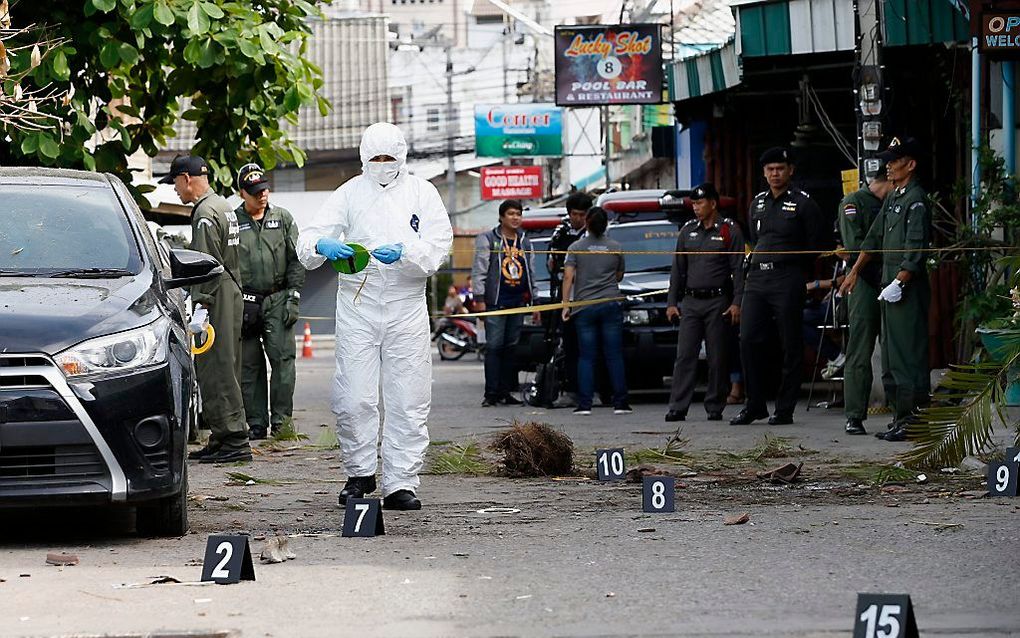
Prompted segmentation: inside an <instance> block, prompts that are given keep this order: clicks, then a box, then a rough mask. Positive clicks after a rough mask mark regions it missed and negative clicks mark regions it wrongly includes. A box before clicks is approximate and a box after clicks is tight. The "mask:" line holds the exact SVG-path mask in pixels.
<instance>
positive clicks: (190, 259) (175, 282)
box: [164, 248, 223, 288]
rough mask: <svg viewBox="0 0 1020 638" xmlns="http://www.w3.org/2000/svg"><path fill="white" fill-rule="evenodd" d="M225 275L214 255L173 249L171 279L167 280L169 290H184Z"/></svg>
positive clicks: (171, 254)
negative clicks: (185, 287)
mask: <svg viewBox="0 0 1020 638" xmlns="http://www.w3.org/2000/svg"><path fill="white" fill-rule="evenodd" d="M222 274H223V266H222V265H221V264H220V262H218V261H216V258H215V257H213V256H212V255H207V254H205V253H202V252H199V251H197V250H188V249H186V248H173V249H171V250H170V275H171V277H170V279H165V280H164V283H165V284H166V287H167V288H182V287H184V286H194V285H195V284H204V283H205V282H207V281H212V280H213V279H216V278H217V277H219V276H220V275H222Z"/></svg>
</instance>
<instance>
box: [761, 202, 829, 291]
mask: <svg viewBox="0 0 1020 638" xmlns="http://www.w3.org/2000/svg"><path fill="white" fill-rule="evenodd" d="M747 217H748V220H749V222H750V235H751V243H752V244H753V245H754V250H755V252H758V251H762V252H767V251H782V250H825V249H827V248H829V246H828V240H829V237H828V236H827V235H828V233H827V232H826V229H825V221H824V219H823V218H822V212H821V210H820V209H819V208H818V204H816V203H815V202H814V200H812V199H811V197H810V196H809V195H808V194H807V193H805V192H804V191H802V190H800V189H797V188H788V189H787V190H786V191H785V192H783V194H781V195H780V196H779V197H773V196H772V191H771V190H767V191H764V192H762V193H758V194H757V195H755V197H754V199H753V200H751V210H750V212H749V213H748V216H747ZM814 260H815V255H768V254H765V255H759V254H754V255H752V259H751V272H754V271H755V270H757V269H758V264H761V263H768V262H772V263H776V264H780V263H782V264H785V263H791V262H792V263H797V264H801V265H803V266H805V267H807V266H809V265H810V264H812V263H813V262H814Z"/></svg>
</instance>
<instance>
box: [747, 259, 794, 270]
mask: <svg viewBox="0 0 1020 638" xmlns="http://www.w3.org/2000/svg"><path fill="white" fill-rule="evenodd" d="M796 265H797V263H796V262H793V261H759V262H758V263H756V264H754V267H756V268H757V269H758V270H778V269H780V268H789V267H790V266H796Z"/></svg>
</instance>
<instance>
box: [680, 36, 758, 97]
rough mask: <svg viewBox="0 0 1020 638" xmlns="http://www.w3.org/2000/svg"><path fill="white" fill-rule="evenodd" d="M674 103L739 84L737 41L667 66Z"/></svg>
mask: <svg viewBox="0 0 1020 638" xmlns="http://www.w3.org/2000/svg"><path fill="white" fill-rule="evenodd" d="M666 79H667V81H668V83H669V99H670V101H671V102H682V101H684V100H689V99H691V98H695V97H701V96H702V95H708V94H709V93H715V92H718V91H725V90H726V89H729V88H732V87H734V86H736V85H737V84H739V83H740V67H739V65H738V64H737V50H736V46H735V41H734V39H733V38H730V40H729V41H728V42H726V43H725V44H723V45H722V46H719V47H716V48H712V49H709V50H708V51H705V52H702V53H698V54H696V55H692V56H690V57H688V58H685V59H682V60H677V61H675V62H671V63H670V64H669V65H668V66H667V72H666Z"/></svg>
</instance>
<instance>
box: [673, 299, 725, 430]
mask: <svg viewBox="0 0 1020 638" xmlns="http://www.w3.org/2000/svg"><path fill="white" fill-rule="evenodd" d="M729 306H730V299H729V297H715V298H713V299H694V298H693V297H684V298H683V301H681V302H680V332H679V334H678V335H677V343H676V346H677V347H676V363H675V364H673V386H672V388H671V391H670V394H669V409H670V410H675V411H677V412H683V413H684V414H687V410H688V408H690V407H691V398H692V397H693V396H694V385H695V383H696V382H697V373H698V353H699V352H700V351H701V342H702V340H704V341H705V356H706V358H707V359H708V386H707V388H706V391H705V411H706V412H722V411H723V408H724V407H726V395H727V394H728V393H729V390H730V375H729V366H728V365H727V361H728V355H727V350H728V348H727V345H728V343H727V342H728V340H729V332H728V330H727V328H728V324H729V321H730V320H729V318H728V317H724V316H723V313H724V312H726V309H727V308H729Z"/></svg>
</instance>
